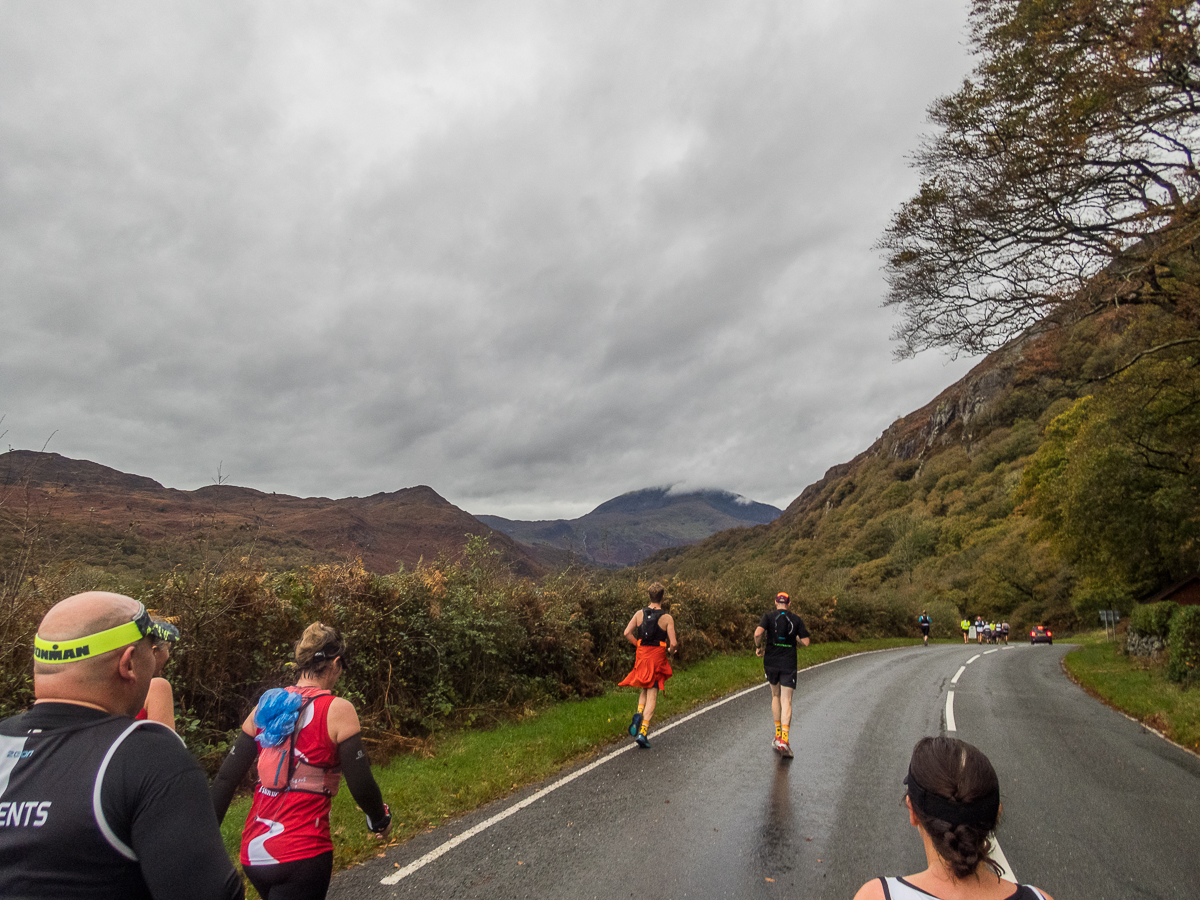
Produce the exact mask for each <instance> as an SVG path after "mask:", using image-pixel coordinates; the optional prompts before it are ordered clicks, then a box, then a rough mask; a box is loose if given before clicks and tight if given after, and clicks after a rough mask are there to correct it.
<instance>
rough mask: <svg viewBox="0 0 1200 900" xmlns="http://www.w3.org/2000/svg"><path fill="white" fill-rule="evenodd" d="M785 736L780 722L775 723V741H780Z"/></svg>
mask: <svg viewBox="0 0 1200 900" xmlns="http://www.w3.org/2000/svg"><path fill="white" fill-rule="evenodd" d="M782 736H783V728H782V727H781V726H780V724H779V723H778V722H776V723H775V740H779V739H780V738H781V737H782Z"/></svg>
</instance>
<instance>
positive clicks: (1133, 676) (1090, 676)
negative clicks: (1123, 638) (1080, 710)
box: [1063, 631, 1200, 752]
mask: <svg viewBox="0 0 1200 900" xmlns="http://www.w3.org/2000/svg"><path fill="white" fill-rule="evenodd" d="M1071 642H1072V643H1074V644H1079V645H1080V646H1079V649H1078V650H1072V651H1071V652H1070V653H1068V654H1067V655H1066V657H1065V658H1064V660H1063V666H1064V667H1065V668H1066V670H1067V673H1068V674H1069V675H1070V676H1071V677H1072V678H1073V679H1074V680H1075V681H1076V683H1077V684H1079V686H1080V687H1082V688H1083V689H1084V690H1085V691H1087V692H1088V693H1089V694H1091V695H1092V696H1093V697H1095V698H1096V699H1098V700H1100V701H1102V702H1103V703H1106V704H1108V705H1109V706H1111V707H1113V708H1115V709H1118V710H1120V711H1121V712H1123V713H1125V714H1126V715H1129V716H1132V717H1133V718H1135V719H1137V720H1138V721H1139V722H1142V723H1144V724H1146V725H1148V726H1150V727H1151V728H1153V729H1155V730H1156V731H1161V732H1162V733H1163V734H1165V735H1166V736H1167V737H1168V738H1170V739H1171V740H1173V741H1174V742H1175V743H1177V744H1179V745H1181V746H1183V747H1187V748H1188V749H1189V750H1192V751H1195V752H1200V691H1196V690H1184V689H1183V688H1181V687H1180V686H1179V685H1178V684H1175V683H1174V682H1171V681H1168V680H1167V676H1166V663H1165V662H1162V661H1153V660H1149V659H1145V658H1143V657H1138V656H1129V655H1127V654H1125V653H1122V652H1121V651H1120V649H1119V644H1118V643H1117V642H1115V641H1108V640H1106V639H1105V636H1104V632H1103V631H1096V632H1090V633H1087V634H1078V635H1074V636H1072V637H1071Z"/></svg>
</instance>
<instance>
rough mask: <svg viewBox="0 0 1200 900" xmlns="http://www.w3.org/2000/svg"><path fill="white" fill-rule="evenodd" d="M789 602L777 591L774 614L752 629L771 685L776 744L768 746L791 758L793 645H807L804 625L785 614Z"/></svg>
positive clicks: (806, 632) (794, 660) (789, 614)
mask: <svg viewBox="0 0 1200 900" xmlns="http://www.w3.org/2000/svg"><path fill="white" fill-rule="evenodd" d="M791 602H792V600H791V598H790V597H789V596H788V595H787V594H785V593H784V592H782V591H780V592H779V593H778V594H776V595H775V611H774V612H769V613H766V614H765V615H763V617H762V620H761V621H760V622H759V623H758V627H757V628H756V629H754V650H755V652H756V653H757V654H758V655H759V656H761V657H763V669H764V671H765V672H766V675H767V681H768V683H770V685H771V714H772V715H773V716H774V718H775V740H774V741H772V743H771V746H772V747H773V748H774V749H775V750H776V751H777V752H779V753H782V754H783V755H784V756H786V757H791V756H792V745H791V744H790V743H789V741H788V730H789V729H790V728H791V727H792V692H793V691H794V690H795V689H796V644H797V643H800V644H803V645H804V646H805V647H807V646H808V644H809V635H808V629H807V628H805V627H804V621H803V620H802V619H801V618H800V617H799V616H798V615H796V614H795V613H793V612H790V611H789V610H788V606H789V605H790V604H791ZM764 637H765V638H766V647H765V648H764V647H763V638H764Z"/></svg>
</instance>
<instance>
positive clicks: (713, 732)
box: [329, 644, 1200, 900]
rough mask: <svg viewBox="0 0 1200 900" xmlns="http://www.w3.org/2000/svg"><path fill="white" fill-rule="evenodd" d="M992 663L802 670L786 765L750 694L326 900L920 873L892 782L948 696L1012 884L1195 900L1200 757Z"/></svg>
mask: <svg viewBox="0 0 1200 900" xmlns="http://www.w3.org/2000/svg"><path fill="white" fill-rule="evenodd" d="M991 649H992V648H980V647H978V646H976V645H971V646H963V645H961V644H959V645H935V646H931V647H928V648H923V647H921V646H919V645H917V646H915V647H913V648H911V649H904V650H898V651H887V652H881V653H872V654H864V655H861V656H857V657H851V658H847V659H843V660H837V661H834V662H832V663H828V664H826V665H823V666H820V667H817V668H814V669H809V670H806V671H803V672H801V673H800V682H799V686H798V688H797V692H796V709H795V713H794V716H793V727H792V747H793V749H794V750H795V753H796V758H795V759H794V760H791V761H783V760H781V759H780V758H779V757H778V756H777V755H776V754H775V753H774V752H773V751H772V750H771V748H770V739H771V736H772V734H771V722H770V695H769V693H768V691H767V689H766V687H765V686H763V687H761V688H755V689H752V690H751V691H749V692H746V693H744V694H743V695H741V696H739V697H737V698H735V699H733V700H731V701H729V702H725V703H723V704H722V705H719V706H716V707H715V708H710V709H708V710H707V711H705V712H701V713H700V714H698V715H695V716H694V717H692V718H690V719H688V720H687V721H684V722H682V723H680V724H677V725H675V727H672V728H671V729H670V730H666V731H661V732H659V731H658V728H656V729H655V730H654V731H652V732H651V739H652V741H653V744H654V746H653V748H652V749H651V750H638V749H636V748H632V747H631V745H632V742H631V741H629V739H628V738H627V737H626V738H625V739H624V741H623V742H617V743H615V744H614V745H613V746H612V747H611V748H608V749H607V750H605V751H602V752H601V753H600V754H598V759H603V758H604V757H605V756H606V755H607V754H610V753H612V751H614V750H621V749H622V748H625V747H630V748H631V749H628V750H626V751H625V752H620V753H617V754H616V755H615V756H612V757H611V758H608V759H606V760H605V761H603V762H602V763H600V764H599V765H596V766H595V767H594V768H593V769H591V770H590V771H587V772H584V773H583V774H580V775H579V776H578V777H576V778H575V779H574V780H573V781H571V782H570V783H568V784H566V785H564V786H561V787H559V788H557V789H555V790H553V791H552V792H551V793H548V794H547V795H545V796H543V797H540V798H538V799H536V800H534V802H532V803H531V804H530V805H529V806H528V807H526V808H524V809H521V810H519V811H517V812H515V813H513V814H512V815H510V816H508V817H507V818H505V819H503V820H502V821H499V822H497V823H496V824H493V825H491V826H489V827H488V828H486V829H485V830H483V831H481V832H480V833H478V834H476V835H474V836H473V837H470V838H469V839H468V840H466V841H464V842H463V843H461V845H459V846H457V847H455V848H453V849H450V850H449V851H447V852H445V853H444V854H443V855H441V856H440V857H438V858H437V859H435V860H434V861H432V862H430V863H428V864H427V865H424V866H422V867H421V868H419V869H417V870H416V871H413V872H412V873H411V874H408V875H406V876H405V877H404V878H402V879H401V880H400V881H399V882H398V883H396V884H394V885H383V884H381V883H380V880H381V879H382V878H384V877H386V876H388V875H393V874H395V873H397V872H399V871H401V869H402V867H407V866H409V865H410V864H411V863H413V862H414V861H416V860H420V859H421V858H422V857H424V856H425V854H427V853H429V852H430V851H432V850H435V849H436V848H438V847H439V846H442V845H444V844H445V842H446V841H447V840H449V839H450V838H451V837H452V836H455V835H461V834H462V832H464V831H465V830H467V829H469V828H471V827H473V826H477V825H479V824H480V823H482V822H484V821H486V820H487V819H489V818H490V817H492V816H494V815H496V814H497V813H500V812H502V811H504V810H506V809H508V808H510V807H512V806H513V804H515V803H519V802H520V801H521V800H522V799H528V798H529V797H531V796H532V795H534V794H535V793H536V792H537V791H538V790H539V789H540V788H545V787H546V786H548V785H551V784H553V783H554V781H553V780H552V781H550V782H546V783H545V784H543V785H536V786H533V787H531V788H529V789H527V790H525V791H523V792H522V793H519V794H516V795H515V796H513V797H511V798H507V799H506V800H503V801H500V802H498V803H496V804H493V805H492V806H490V807H488V808H485V809H483V810H480V811H478V812H476V813H474V814H471V815H469V816H465V817H463V818H462V819H459V820H453V821H450V822H448V823H447V824H446V825H444V826H442V827H441V828H439V829H436V830H434V831H433V832H430V833H427V834H423V835H420V836H418V837H417V838H414V839H413V840H411V841H409V842H408V843H406V844H405V845H403V846H401V847H396V848H393V849H391V850H389V851H388V853H387V855H386V857H385V858H383V859H376V860H373V861H371V862H370V863H367V864H366V865H363V866H359V867H357V868H355V869H352V870H350V871H348V872H345V873H342V874H340V875H338V876H337V877H335V879H334V881H333V886H332V888H331V889H330V893H329V896H330V897H331V898H334V900H349V898H355V900H359V898H362V900H374V898H385V897H399V898H418V897H419V898H423V900H424V898H486V900H508V898H519V897H537V898H556V900H557V898H562V900H577V898H621V897H637V898H646V900H651V898H718V897H722V898H723V897H737V898H748V900H753V898H779V897H802V898H845V900H848V898H850V897H852V896H853V895H854V892H855V891H856V890H857V888H858V887H859V885H861V884H862V883H863V882H864V881H866V880H867V879H869V878H871V877H874V876H876V875H880V874H904V873H909V872H915V871H919V870H920V869H923V868H924V866H925V860H924V854H923V852H922V850H921V844H920V841H919V839H918V838H917V835H916V832H915V831H914V830H913V829H912V828H911V827H910V826H909V825H908V820H907V816H906V813H905V811H904V809H903V807H902V801H901V797H902V796H903V786H902V784H901V780H902V779H903V777H904V774H905V771H906V767H907V762H908V756H909V753H910V752H911V750H912V746H913V744H914V743H915V742H916V740H917V739H918V738H919V737H921V736H923V735H926V734H940V733H945V729H946V728H947V725H948V724H950V723H949V722H948V719H947V693H948V692H949V691H953V692H954V700H953V705H952V708H951V712H952V717H953V724H954V725H955V727H956V729H957V730H956V731H955V732H954V733H955V734H956V736H958V737H960V738H962V739H964V740H967V741H970V742H971V743H974V744H976V745H977V746H979V747H980V748H981V749H983V750H984V751H985V752H986V753H987V754H988V755H989V757H991V759H992V761H993V763H994V764H995V765H996V768H997V770H998V772H999V774H1000V777H1001V785H1002V797H1003V802H1004V816H1003V819H1002V822H1001V826H1000V829H999V831H998V837H999V841H1000V845H1001V847H1002V849H1003V851H1004V853H1005V855H1006V857H1007V859H1008V862H1009V865H1010V866H1011V867H1012V870H1013V872H1014V873H1015V875H1016V877H1017V878H1019V879H1020V880H1024V881H1031V882H1033V883H1035V884H1038V885H1039V886H1041V887H1043V888H1045V889H1046V890H1048V891H1049V892H1050V893H1051V894H1052V895H1053V896H1054V897H1055V900H1075V898H1078V900H1084V898H1087V900H1106V898H1112V900H1126V898H1143V897H1145V898H1195V897H1200V759H1197V758H1196V757H1195V756H1192V755H1190V754H1188V753H1186V752H1184V751H1181V750H1179V749H1178V748H1175V747H1173V746H1172V745H1170V744H1168V743H1167V742H1166V741H1164V740H1162V739H1161V738H1159V737H1157V736H1156V735H1153V734H1151V733H1149V732H1147V731H1146V730H1145V729H1144V728H1142V727H1141V726H1140V725H1138V724H1136V723H1134V722H1131V721H1129V720H1128V719H1126V718H1124V717H1123V716H1121V715H1120V714H1118V713H1115V712H1113V711H1112V710H1109V709H1108V708H1106V707H1104V706H1102V705H1101V704H1099V703H1097V702H1096V701H1094V700H1092V699H1091V698H1089V697H1088V696H1087V695H1086V694H1084V693H1083V691H1081V690H1080V689H1079V688H1077V687H1075V686H1074V685H1073V684H1071V683H1070V682H1069V681H1068V680H1067V679H1066V677H1065V676H1064V675H1063V674H1062V672H1061V669H1060V665H1059V660H1060V659H1061V656H1062V655H1063V653H1065V652H1066V649H1067V648H1065V647H1062V646H1055V647H1047V646H1038V647H1030V646H1028V645H1016V644H1014V645H1012V646H1011V647H1009V648H1006V649H999V650H997V652H993V653H985V652H984V651H985V650H991ZM976 656H978V658H976V659H974V660H973V661H972V662H969V663H968V660H971V659H972V658H973V657H976ZM960 667H965V668H964V669H963V672H962V674H961V675H959V677H958V681H957V683H952V679H953V678H954V677H955V675H956V673H958V671H959V669H960ZM630 705H631V709H632V706H633V700H632V694H631V702H630ZM656 724H657V725H658V726H659V727H663V726H666V725H669V724H671V723H670V722H669V721H668V722H663V723H656ZM656 732H658V733H657V734H656ZM564 774H568V773H564Z"/></svg>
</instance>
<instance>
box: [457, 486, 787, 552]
mask: <svg viewBox="0 0 1200 900" xmlns="http://www.w3.org/2000/svg"><path fill="white" fill-rule="evenodd" d="M782 512H783V511H782V510H780V509H778V508H776V507H774V506H771V505H769V504H766V503H757V502H755V501H753V500H748V499H746V498H745V497H742V496H741V495H739V494H735V493H732V492H731V491H722V490H701V491H688V492H674V491H672V489H671V488H669V487H654V488H645V489H643V490H639V491H631V492H629V493H627V494H622V495H621V496H619V497H614V498H613V499H612V500H607V501H605V502H604V503H601V504H600V505H599V506H597V507H596V508H595V509H594V510H592V511H591V512H590V513H588V514H587V515H584V516H580V517H579V518H577V519H554V520H548V521H537V522H527V521H520V520H513V519H505V518H502V517H501V516H489V515H478V516H476V518H477V519H479V521H481V522H483V523H484V524H486V525H489V526H491V527H492V528H495V529H496V530H497V531H500V532H503V533H504V534H506V535H508V536H509V537H511V538H513V539H514V540H516V541H518V542H520V543H521V544H524V545H526V546H528V547H530V548H532V549H533V550H534V551H535V552H536V553H537V555H538V557H539V558H540V559H541V560H542V561H543V562H545V563H546V564H548V565H560V564H562V563H564V562H567V561H569V560H570V559H572V558H574V559H577V560H579V561H582V562H585V563H589V564H592V565H600V566H629V565H634V564H635V563H638V562H640V561H641V560H643V559H645V558H646V557H647V556H650V555H651V554H653V553H657V552H658V551H660V550H663V549H666V548H668V547H682V546H685V545H688V544H694V543H697V542H698V541H702V540H704V539H705V538H707V537H709V536H710V535H712V534H716V533H717V532H719V531H725V530H727V529H730V528H745V527H747V526H750V525H765V524H767V523H770V522H773V521H775V519H777V518H779V516H780V515H782Z"/></svg>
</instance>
